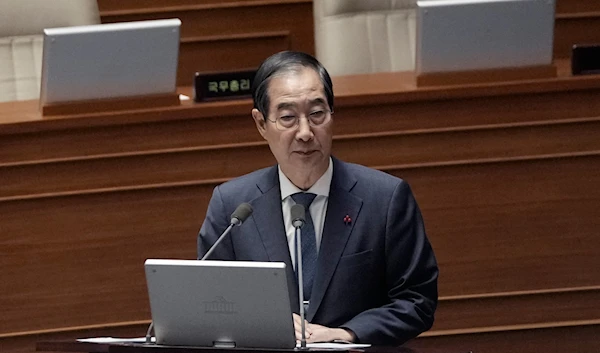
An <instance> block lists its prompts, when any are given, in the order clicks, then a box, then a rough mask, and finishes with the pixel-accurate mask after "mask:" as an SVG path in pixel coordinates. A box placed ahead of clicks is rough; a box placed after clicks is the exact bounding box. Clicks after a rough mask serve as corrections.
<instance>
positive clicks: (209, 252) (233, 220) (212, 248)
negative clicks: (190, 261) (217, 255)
mask: <svg viewBox="0 0 600 353" xmlns="http://www.w3.org/2000/svg"><path fill="white" fill-rule="evenodd" d="M236 221H237V222H236ZM237 224H241V222H240V221H239V220H238V219H237V218H233V219H232V220H231V223H229V226H227V228H226V229H225V231H224V232H223V234H221V236H219V239H217V241H216V242H215V243H214V244H213V246H211V247H210V249H208V251H207V252H206V254H204V256H202V258H201V259H200V261H204V260H206V258H208V256H209V255H210V254H212V252H213V251H214V250H215V248H216V247H217V245H219V243H220V242H221V240H223V239H224V238H225V236H226V235H227V234H229V232H231V229H232V228H233V227H235V226H236V225H237Z"/></svg>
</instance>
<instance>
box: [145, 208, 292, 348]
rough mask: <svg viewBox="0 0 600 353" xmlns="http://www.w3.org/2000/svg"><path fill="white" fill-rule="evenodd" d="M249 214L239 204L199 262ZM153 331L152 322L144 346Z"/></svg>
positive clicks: (248, 209) (248, 210)
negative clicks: (223, 229)
mask: <svg viewBox="0 0 600 353" xmlns="http://www.w3.org/2000/svg"><path fill="white" fill-rule="evenodd" d="M302 212H304V207H302ZM251 214H252V206H251V205H250V204H249V203H247V202H244V203H241V204H240V205H239V206H238V207H237V208H236V209H235V211H233V213H232V214H231V220H230V221H229V226H228V227H227V228H226V229H225V231H224V232H223V233H221V235H220V236H219V238H218V239H217V241H216V242H215V243H214V244H213V245H212V246H211V247H210V249H208V251H207V252H206V254H204V256H202V258H201V259H200V260H199V261H204V260H205V259H206V258H207V257H208V256H209V255H210V254H211V253H212V252H213V250H214V249H215V248H216V247H217V245H218V244H219V243H220V242H221V240H223V238H225V236H226V235H227V234H229V232H231V229H232V228H233V227H235V226H241V225H242V223H244V222H245V221H246V219H248V217H250V215H251ZM303 215H304V213H303ZM303 217H304V216H303ZM153 330H154V321H151V322H150V326H148V330H147V331H146V344H150V343H152V332H153Z"/></svg>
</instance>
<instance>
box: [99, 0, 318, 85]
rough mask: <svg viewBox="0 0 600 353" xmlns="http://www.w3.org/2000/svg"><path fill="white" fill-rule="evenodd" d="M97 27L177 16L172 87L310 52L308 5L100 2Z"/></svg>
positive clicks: (206, 2) (310, 4)
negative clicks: (283, 54) (287, 53)
mask: <svg viewBox="0 0 600 353" xmlns="http://www.w3.org/2000/svg"><path fill="white" fill-rule="evenodd" d="M99 5H100V15H101V20H102V23H112V22H125V21H139V20H148V19H162V18H179V19H180V20H181V21H182V26H181V47H180V60H179V67H178V85H191V84H192V78H193V75H194V73H195V72H196V71H229V70H236V69H237V70H239V69H248V68H256V67H258V65H259V64H260V63H261V62H262V60H264V58H265V57H266V56H268V55H270V54H273V53H276V52H278V51H281V50H299V51H304V52H308V53H312V54H314V34H313V16H312V2H311V1H281V0H279V1H274V0H271V1H238V2H220V1H176V2H172V3H168V2H165V1H153V2H149V3H148V4H146V3H145V2H144V3H141V2H136V1H129V2H127V3H124V4H123V5H122V6H123V7H121V8H119V7H118V6H120V5H117V4H116V3H114V2H112V1H100V2H99Z"/></svg>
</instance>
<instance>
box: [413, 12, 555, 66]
mask: <svg viewBox="0 0 600 353" xmlns="http://www.w3.org/2000/svg"><path fill="white" fill-rule="evenodd" d="M554 13H555V0H426V1H423V0H421V1H418V2H417V48H416V65H415V66H416V72H417V74H423V73H436V72H452V71H468V70H484V69H498V68H508V67H526V66H536V65H549V64H551V63H552V57H553V41H554Z"/></svg>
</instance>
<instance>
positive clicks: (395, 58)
mask: <svg viewBox="0 0 600 353" xmlns="http://www.w3.org/2000/svg"><path fill="white" fill-rule="evenodd" d="M416 4H417V0H377V1H364V0H313V14H314V22H315V47H316V56H317V58H318V59H319V61H321V62H322V63H323V65H325V67H327V69H328V70H329V72H330V74H331V75H333V76H338V75H350V74H365V73H374V72H386V71H408V70H414V65H415V64H414V63H415V47H416V44H415V42H416Z"/></svg>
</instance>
